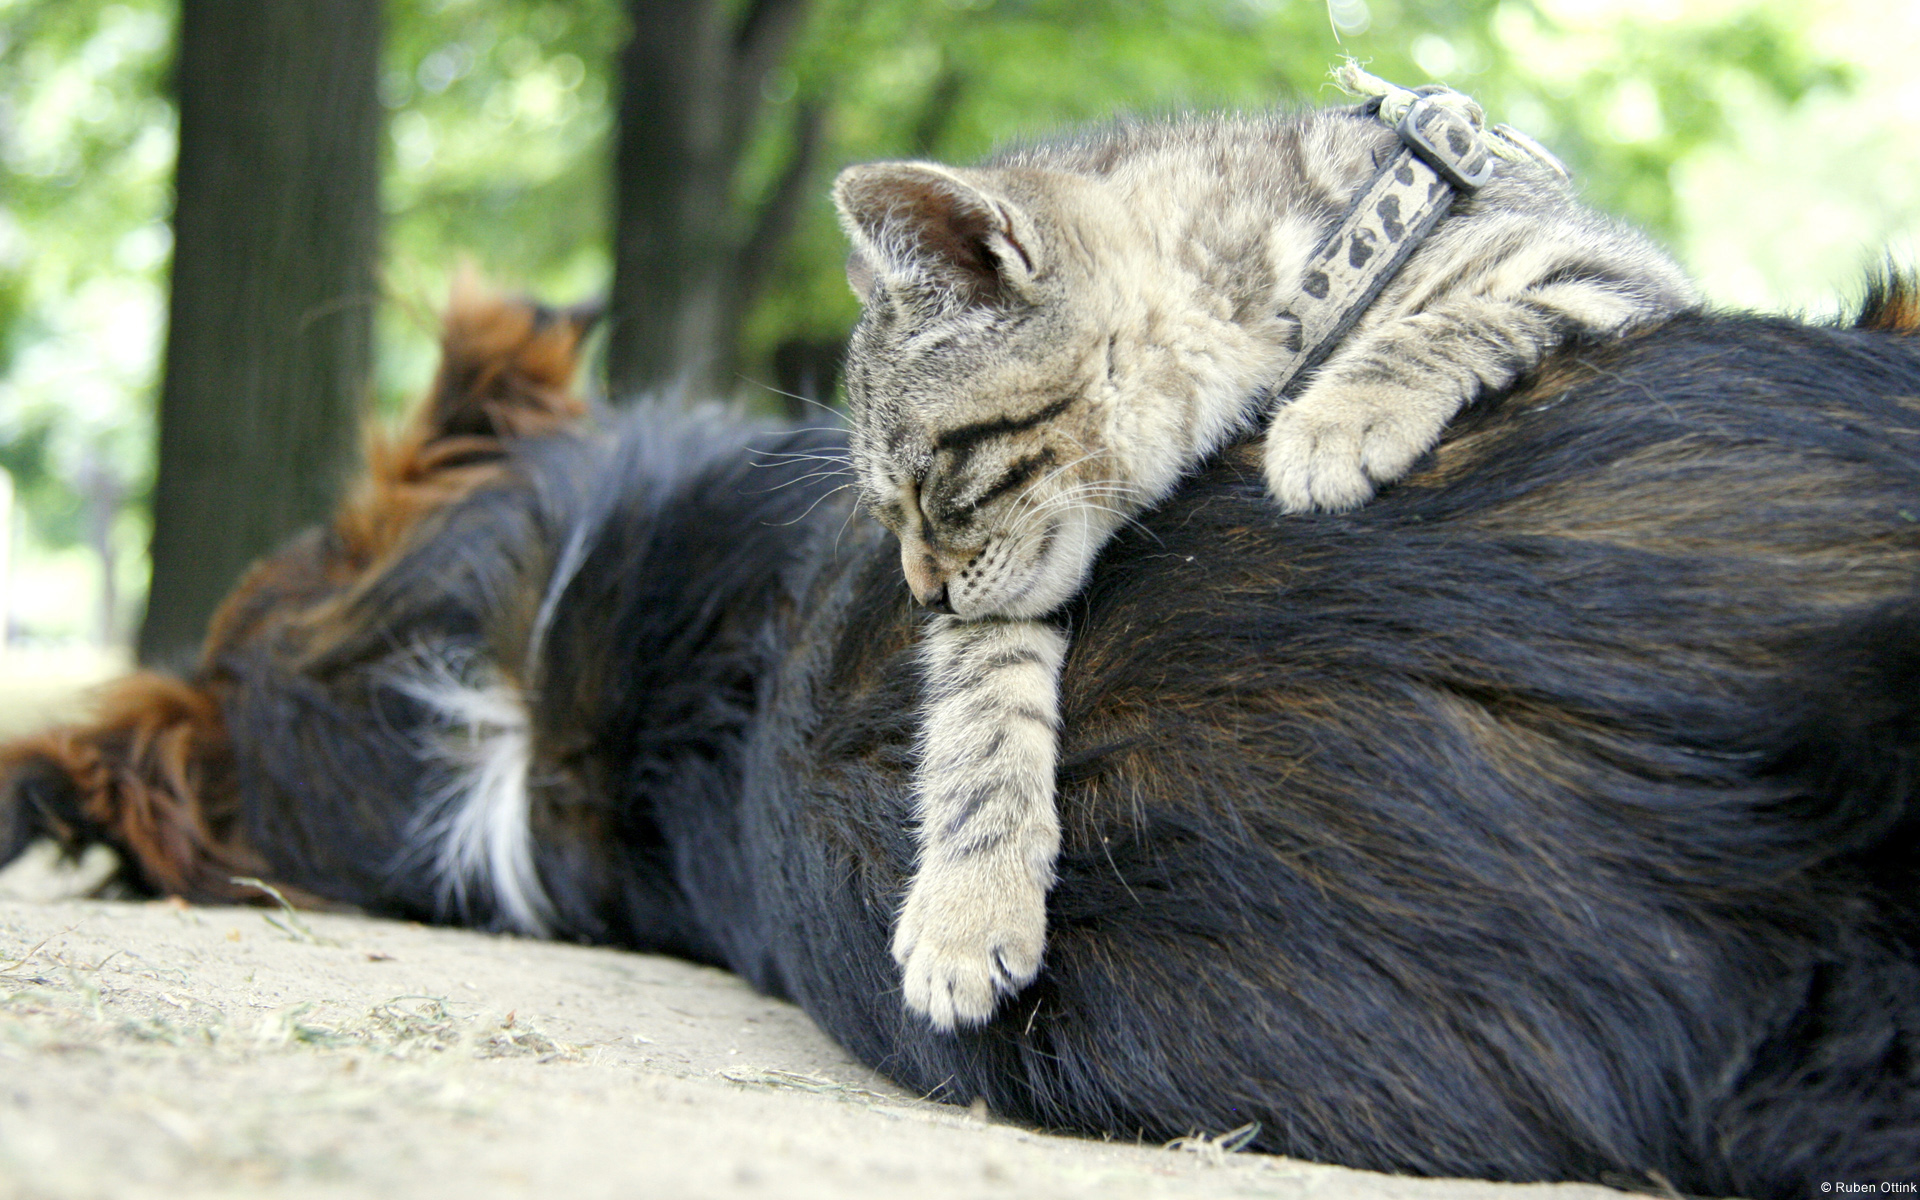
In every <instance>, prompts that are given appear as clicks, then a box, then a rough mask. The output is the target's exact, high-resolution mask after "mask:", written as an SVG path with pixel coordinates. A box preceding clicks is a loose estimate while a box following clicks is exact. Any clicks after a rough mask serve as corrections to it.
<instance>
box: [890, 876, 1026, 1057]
mask: <svg viewBox="0 0 1920 1200" xmlns="http://www.w3.org/2000/svg"><path fill="white" fill-rule="evenodd" d="M1046 944H1047V892H1046V888H1045V887H1043V886H1041V885H1039V884H1038V883H1036V882H1035V881H1034V880H1032V879H1031V878H1028V877H1026V873H1025V872H1023V871H1017V870H1016V871H1012V872H1008V871H993V870H981V869H980V864H979V863H978V862H975V863H971V864H967V865H962V866H954V867H946V868H942V869H928V868H925V867H923V868H922V869H921V871H920V874H919V875H918V876H917V877H916V878H915V879H914V881H913V887H912V888H911V889H909V891H908V892H907V903H906V906H905V907H904V908H902V909H901V911H900V923H899V925H898V927H897V928H896V929H895V930H894V934H893V958H894V961H895V962H897V963H899V964H900V966H901V968H902V970H901V986H902V991H903V994H904V998H905V1000H906V1005H907V1007H908V1008H909V1009H911V1010H912V1011H914V1012H917V1013H920V1014H922V1015H924V1016H925V1017H926V1018H927V1020H929V1021H931V1022H933V1027H934V1028H935V1029H939V1030H943V1031H951V1030H953V1029H954V1028H955V1027H956V1026H960V1025H979V1024H983V1023H984V1022H985V1021H986V1020H987V1018H989V1017H991V1016H992V1015H993V1009H994V1006H995V1004H997V1003H998V1002H999V999H1000V997H1001V996H1002V995H1003V994H1004V995H1009V996H1011V995H1013V994H1014V993H1015V992H1018V991H1019V990H1020V989H1021V988H1023V987H1025V986H1026V985H1027V984H1029V983H1032V982H1033V978H1034V976H1036V975H1038V974H1039V973H1040V959H1041V956H1042V954H1043V953H1044V951H1045V950H1046Z"/></svg>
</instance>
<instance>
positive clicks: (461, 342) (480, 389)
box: [334, 270, 601, 570]
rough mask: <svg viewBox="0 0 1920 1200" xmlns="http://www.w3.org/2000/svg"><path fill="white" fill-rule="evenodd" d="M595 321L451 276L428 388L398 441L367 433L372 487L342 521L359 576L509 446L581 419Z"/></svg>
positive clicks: (475, 482) (465, 489) (490, 471)
mask: <svg viewBox="0 0 1920 1200" xmlns="http://www.w3.org/2000/svg"><path fill="white" fill-rule="evenodd" d="M600 311H601V310H600V306H599V305H597V304H588V305H579V306H576V307H574V308H562V309H555V308H548V307H547V306H545V305H543V304H539V303H536V302H535V301H532V300H528V299H523V298H515V297H509V296H504V295H501V294H499V293H496V292H494V291H492V290H490V289H489V288H487V287H486V285H485V284H483V283H481V282H480V280H479V279H478V277H477V276H476V275H475V274H474V273H473V272H472V271H471V270H462V271H461V272H460V273H459V274H458V275H457V276H456V277H455V280H454V285H453V295H452V298H451V299H450V300H449V302H448V304H447V311H446V315H445V317H444V318H443V320H442V322H441V333H440V370H439V372H438V374H437V375H435V377H434V381H433V386H432V387H431V388H429V389H428V391H427V395H426V398H425V399H424V400H423V401H422V402H421V404H420V405H419V406H418V407H417V408H415V410H414V412H413V415H412V417H411V418H410V419H409V420H408V422H407V424H406V425H405V426H404V427H403V428H402V430H401V431H400V432H399V433H398V434H392V433H387V432H383V431H381V430H379V429H370V430H369V431H368V434H367V438H366V455H367V474H366V477H365V478H364V480H363V481H362V482H361V484H360V485H359V486H358V487H357V488H356V489H355V490H354V492H353V493H352V495H351V497H350V498H349V499H348V501H347V503H346V504H345V505H343V506H342V508H341V510H340V512H339V514H338V516H337V517H336V519H335V522H334V529H335V532H337V533H338V534H339V536H340V539H341V542H342V544H343V548H344V550H345V553H346V554H347V556H348V558H349V559H350V560H351V561H352V562H353V564H354V565H355V567H357V568H359V569H362V570H364V569H366V568H368V567H370V566H372V565H373V564H374V563H375V562H377V561H378V560H379V559H380V558H381V557H382V556H383V555H384V554H386V553H387V552H388V551H390V550H392V549H393V548H395V547H396V546H398V545H400V544H402V543H403V542H404V541H405V540H406V535H407V533H408V532H410V531H411V530H412V528H413V527H414V525H415V524H416V523H417V522H418V521H419V519H420V518H421V517H422V516H424V515H426V514H427V513H430V512H434V511H437V510H439V509H442V508H445V507H446V506H447V505H449V504H452V503H454V502H455V501H457V500H460V499H461V498H463V497H464V496H466V495H467V494H468V493H469V492H471V491H472V490H473V489H474V488H475V487H477V486H479V485H481V484H483V483H485V482H488V481H489V480H491V479H493V478H495V477H496V476H497V474H498V470H499V466H500V463H501V462H502V460H503V459H504V458H505V457H506V449H507V446H508V444H509V443H510V442H511V441H512V440H513V439H515V438H527V437H541V436H547V435H551V434H558V433H565V432H568V431H570V430H573V429H576V428H578V427H579V426H581V425H582V424H583V423H584V422H585V421H586V419H587V417H588V415H589V409H588V405H587V403H586V401H585V400H584V399H582V398H581V396H580V395H579V393H578V392H577V391H576V390H575V389H574V386H573V379H574V375H575V374H576V373H577V372H578V369H579V364H580V352H581V349H582V343H583V341H584V340H585V338H586V335H587V334H588V333H589V332H590V331H591V330H592V328H593V325H594V324H595V322H596V321H598V319H599V316H600Z"/></svg>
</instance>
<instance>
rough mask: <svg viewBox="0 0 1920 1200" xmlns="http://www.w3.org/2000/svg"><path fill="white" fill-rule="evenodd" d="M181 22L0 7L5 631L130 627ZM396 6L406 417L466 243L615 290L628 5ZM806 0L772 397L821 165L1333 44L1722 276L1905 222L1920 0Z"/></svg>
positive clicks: (1164, 104) (1248, 95)
mask: <svg viewBox="0 0 1920 1200" xmlns="http://www.w3.org/2000/svg"><path fill="white" fill-rule="evenodd" d="M176 20H177V14H176V12H175V11H174V6H173V5H172V4H170V3H167V2H165V0H120V2H116V3H106V2H104V0H0V468H4V470H5V475H4V476H0V493H4V491H5V490H6V489H7V488H8V487H9V483H8V481H9V480H10V481H11V483H10V486H11V490H12V492H13V493H14V495H15V497H16V500H17V502H16V503H14V504H13V505H12V506H11V513H12V515H11V520H10V521H8V522H7V523H6V524H5V526H0V529H4V531H5V533H4V534H0V571H3V572H4V575H0V579H4V580H5V581H8V583H9V584H10V586H0V603H3V604H4V606H5V607H4V610H0V612H4V617H5V628H6V632H7V638H8V641H9V642H10V643H11V644H12V645H14V646H16V647H19V646H23V645H25V646H34V645H40V646H46V645H60V644H87V643H100V642H107V643H114V642H118V641H120V640H123V639H124V638H125V637H126V635H127V633H128V631H129V629H130V628H131V627H132V626H133V624H135V623H136V622H137V619H138V613H139V601H140V597H141V595H142V594H143V592H144V588H145V577H146V562H145V550H146V543H147V507H146V495H147V492H148V491H149V489H150V487H151V480H152V474H153V451H152V442H153V411H154V397H155V393H156V389H157V379H158V359H159V351H160V345H161V338H162V334H163V329H162V322H163V320H164V312H165V297H164V289H165V286H166V278H167V267H168V260H169V253H170V235H169V229H168V215H169V207H170V181H171V172H172V166H173V155H174V128H175V113H174V107H173V105H172V103H171V102H170V100H169V99H168V94H167V93H168V87H167V78H168V70H169V63H170V57H171V53H172V46H171V42H172V38H173V35H174V31H175V25H176ZM388 20H389V29H388V43H387V49H386V64H385V72H384V79H383V85H382V89H381V96H382V100H383V102H384V104H385V105H386V108H387V110H388V117H389V129H388V142H387V162H386V174H385V182H384V200H385V208H386V213H387V222H388V223H387V229H386V240H387V244H386V252H385V260H384V262H385V265H384V293H385V294H384V302H383V305H382V310H381V312H380V315H379V319H378V328H379V346H378V375H377V384H376V393H377V394H376V395H375V396H372V397H370V398H369V404H370V406H372V407H377V408H379V409H382V410H386V411H391V410H392V409H394V408H395V407H397V406H398V405H399V404H401V403H402V402H403V401H404V399H405V398H406V397H407V396H409V395H410V394H411V393H413V392H414V391H415V390H416V389H418V388H420V387H421V386H423V385H424V383H425V381H426V379H427V377H428V375H429V373H430V371H431V366H432V353H433V345H432V340H431V333H432V329H433V313H434V311H435V309H436V308H437V306H438V304H439V303H440V301H441V299H442V297H443V295H444V292H445V287H446V281H447V278H448V276H449V274H450V272H451V270H452V269H453V267H454V266H455V264H456V263H457V262H458V261H459V258H460V256H461V255H467V256H470V257H471V259H472V260H473V261H475V262H476V263H478V264H479V266H480V267H481V268H482V270H483V271H484V272H485V273H487V274H488V275H490V276H492V277H494V278H495V279H497V280H500V281H503V282H507V283H511V284H514V285H521V286H525V287H528V288H530V289H532V290H534V291H535V292H537V293H539V294H541V295H543V296H545V297H547V298H550V299H556V300H570V299H574V298H579V297H583V296H586V295H590V294H593V293H597V292H602V291H604V289H605V287H606V285H607V278H608V273H609V254H608V248H607V237H608V226H609V211H610V205H609V193H610V182H609V178H608V176H609V171H610V164H611V150H612V146H611V138H612V132H613V131H612V115H611V113H612V103H613V93H614V87H615V80H614V78H613V60H614V54H615V52H616V50H617V49H618V47H619V46H620V45H621V43H622V41H623V39H624V38H625V36H626V27H625V24H624V21H625V17H624V13H623V8H622V5H621V4H620V3H618V0H414V2H410V3H409V2H396V3H393V4H391V5H389V18H388ZM808 20H809V24H808V26H807V29H806V31H805V32H804V34H803V35H802V36H801V37H800V39H799V41H798V43H797V46H796V48H795V50H794V51H793V52H792V53H791V54H790V55H789V57H788V58H787V60H786V63H785V65H784V66H783V67H782V68H780V69H779V70H776V71H775V72H774V73H773V74H772V75H771V76H770V77H769V78H768V80H767V82H766V83H765V85H764V86H763V89H762V90H763V96H764V99H765V101H766V102H767V113H766V114H765V115H764V118H763V120H762V122H761V127H762V134H761V137H760V142H759V143H758V144H757V145H756V148H755V151H754V153H753V155H752V156H751V157H750V159H749V162H748V164H747V167H746V169H745V170H743V171H742V172H741V174H740V177H739V181H738V183H739V189H740V197H739V199H740V203H741V204H742V205H750V204H752V203H753V202H754V201H755V200H756V198H757V194H758V193H759V192H760V191H761V190H764V189H765V188H767V187H769V186H771V181H772V179H773V177H774V176H775V175H776V174H777V172H778V170H779V169H780V166H781V164H782V163H783V162H784V161H785V157H786V156H785V150H784V147H783V145H782V138H784V137H786V136H787V135H788V134H787V131H788V129H789V128H790V125H791V122H789V121H787V120H783V119H782V118H781V115H780V114H781V112H782V111H783V110H787V111H790V110H789V109H788V106H792V105H799V104H814V105H817V106H819V107H820V108H821V109H822V110H823V111H824V112H825V113H826V147H825V153H824V154H823V155H822V156H821V166H820V169H819V178H818V180H817V181H815V183H814V185H813V186H811V188H810V195H811V196H812V199H811V200H810V202H809V204H808V206H807V208H806V210H805V212H804V213H803V214H802V217H801V220H800V222H799V225H798V227H797V229H796V230H795V232H794V234H793V235H792V237H791V238H790V239H789V241H788V244H787V245H786V246H785V247H783V248H782V249H781V251H780V252H779V255H778V261H777V262H776V263H774V264H772V271H773V275H772V279H773V282H772V286H771V287H770V288H769V289H768V292H767V294H766V295H765V296H764V297H763V298H762V299H761V300H760V301H759V302H758V304H757V306H756V308H755V310H754V312H753V314H752V316H751V318H750V320H749V322H748V326H747V331H746V334H745V340H744V344H743V345H742V346H741V347H740V352H739V362H740V363H741V364H742V368H741V370H740V373H739V377H738V381H737V383H738V394H739V398H740V399H741V401H742V402H743V403H747V404H762V405H766V406H768V407H773V406H774V397H773V395H772V392H771V391H770V390H769V388H768V380H770V378H771V374H770V371H769V368H768V366H767V360H768V356H769V355H770V354H771V351H772V348H773V347H774V346H775V345H776V344H778V343H780V342H782V341H786V340H792V339H836V338H839V337H841V336H843V335H844V333H845V332H846V330H847V329H848V328H849V327H850V326H851V324H852V321H853V319H854V316H855V307H854V303H853V299H852V297H851V295H850V294H849V293H848V292H847V289H846V286H845V284H844V281H843V278H842V274H841V271H842V263H843V261H844V249H843V246H842V244H841V241H840V236H839V234H838V232H837V230H836V228H835V226H834V224H833V220H832V214H831V211H830V209H829V207H828V205H827V203H826V200H825V191H826V184H827V182H828V180H829V179H830V178H831V173H832V171H833V169H835V168H836V167H837V166H839V165H840V164H843V163H846V162H850V161H856V160H860V159H867V158H878V157H889V156H892V157H898V156H905V155H921V154H925V155H930V156H933V157H939V158H946V159H952V160H959V161H966V160H969V159H972V158H976V157H978V156H980V155H982V154H984V153H985V152H986V151H988V150H989V149H990V148H991V147H992V146H993V145H994V144H996V143H998V142H1001V141H1004V140H1007V139H1009V138H1016V137H1022V136H1032V135H1038V134H1044V133H1046V132H1047V131H1049V130H1051V129H1056V128H1058V127H1060V126H1062V125H1065V124H1069V123H1073V122H1077V121H1081V120H1085V119H1090V118H1099V117H1102V116H1105V115H1108V114H1110V113H1113V112H1116V111H1130V112H1135V113H1153V112H1157V111H1164V110H1168V109H1172V108H1176V107H1178V108H1188V107H1201V108H1214V107H1258V106H1265V105H1269V104H1274V103H1298V102H1309V103H1311V102H1331V101H1334V100H1337V99H1338V97H1337V95H1336V94H1335V93H1334V92H1333V91H1332V90H1331V89H1330V88H1329V87H1327V86H1325V85H1324V84H1323V83H1322V81H1323V80H1324V78H1325V74H1326V71H1327V69H1328V68H1329V67H1330V66H1331V65H1333V64H1334V63H1335V62H1336V61H1337V60H1338V59H1339V57H1340V56H1341V55H1343V54H1351V55H1354V56H1356V57H1358V58H1359V59H1361V60H1362V61H1363V62H1367V63H1369V64H1370V66H1371V69H1372V70H1374V71H1375V72H1376V73H1378V74H1382V75H1385V76H1387V77H1389V78H1392V79H1395V80H1396V81H1398V82H1405V83H1418V82H1423V81H1426V80H1428V79H1434V80H1444V81H1446V82H1449V83H1452V84H1454V85H1455V86H1458V87H1460V88H1462V89H1464V90H1468V91H1471V92H1473V93H1474V94H1475V95H1476V96H1477V97H1478V98H1479V99H1480V100H1481V101H1482V103H1483V104H1484V106H1485V107H1486V108H1487V110H1488V112H1489V114H1490V115H1491V117H1492V118H1493V119H1495V120H1504V121H1507V122H1509V123H1511V124H1514V125H1517V126H1519V127H1521V128H1523V129H1525V130H1527V131H1528V132H1530V133H1532V134H1534V135H1535V136H1536V137H1537V138H1539V139H1540V140H1541V141H1543V142H1545V143H1546V144H1547V145H1548V146H1550V147H1551V148H1553V149H1554V150H1555V151H1556V152H1557V153H1559V154H1560V156H1561V157H1562V158H1564V159H1565V160H1566V161H1567V162H1568V163H1569V164H1570V165H1571V166H1572V167H1573V168H1574V170H1575V172H1576V175H1577V177H1578V178H1579V180H1580V183H1581V185H1582V187H1583V189H1584V192H1585V194H1586V197H1587V199H1588V200H1589V201H1591V202H1592V203H1594V204H1596V205H1598V206H1600V207H1603V208H1606V209H1609V210H1612V211H1614V212H1617V213H1621V214H1623V215H1625V216H1627V217H1629V218H1631V219H1633V220H1634V221H1636V222H1638V223H1640V224H1642V225H1644V226H1646V227H1647V228H1649V229H1651V230H1652V231H1653V232H1655V233H1656V234H1657V235H1658V236H1660V237H1661V238H1662V239H1664V240H1665V241H1666V242H1667V243H1668V245H1670V246H1671V247H1672V248H1673V249H1674V251H1675V252H1676V253H1677V254H1678V255H1679V256H1680V258H1681V259H1682V260H1683V261H1684V262H1686V263H1687V264H1688V265H1689V266H1690V267H1691V268H1692V269H1693V270H1694V271H1695V272H1696V273H1697V274H1698V276H1699V277H1700V279H1701V280H1702V282H1703V284H1704V286H1705V289H1706V291H1707V293H1708V295H1709V296H1710V297H1711V298H1712V299H1713V300H1714V301H1715V302H1716V303H1718V304H1721V305H1727V306H1741V307H1758V308H1765V309H1790V310H1795V311H1801V312H1811V313H1814V314H1825V313H1830V312H1832V311H1834V310H1835V309H1836V308H1837V307H1839V306H1840V305H1841V304H1842V302H1843V301H1844V300H1845V299H1847V298H1850V297H1852V296H1855V295H1857V292H1858V281H1859V280H1860V278H1861V276H1862V273H1863V270H1864V269H1865V268H1866V267H1867V266H1868V265H1870V264H1872V263H1873V262H1875V261H1876V260H1877V259H1879V258H1880V257H1881V255H1882V254H1883V253H1885V252H1891V253H1892V254H1893V255H1894V257H1895V258H1896V259H1897V260H1899V261H1902V262H1911V261H1912V247H1913V245H1914V242H1915V232H1916V230H1920V136H1916V134H1915V133H1914V132H1913V128H1912V115H1913V114H1915V113H1920V71H1916V70H1915V69H1914V64H1916V63H1920V5H1916V4H1912V3H1907V2H1904V0H1821V2H1820V3H1819V4H1817V5H1816V4H1814V3H1812V2H1800V0H1791V2H1789V0H1664V2H1663V0H1453V2H1444V3H1443V2H1438V0H1331V3H1328V2H1327V0H933V2H931V3H902V2H899V0H818V2H817V3H815V4H813V5H812V6H811V8H810V10H809V17H808ZM6 508H7V505H6V504H5V503H4V495H3V494H0V511H4V510H5V509H6ZM8 535H10V536H8ZM108 575H111V577H112V580H113V583H114V585H115V586H114V587H113V588H111V589H108V588H105V587H103V582H104V580H105V577H106V576H108ZM108 594H112V595H115V596H117V598H118V599H117V602H116V603H115V604H113V605H112V606H111V611H108V610H107V609H106V607H105V606H103V602H102V597H103V596H104V595H108ZM5 669H6V667H5V663H4V660H0V671H4V670H5Z"/></svg>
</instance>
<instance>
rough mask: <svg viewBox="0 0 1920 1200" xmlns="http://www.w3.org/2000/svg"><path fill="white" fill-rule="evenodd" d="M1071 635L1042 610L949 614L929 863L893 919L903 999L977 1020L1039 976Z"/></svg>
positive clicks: (921, 787)
mask: <svg viewBox="0 0 1920 1200" xmlns="http://www.w3.org/2000/svg"><path fill="white" fill-rule="evenodd" d="M1066 646H1067V639H1066V635H1065V634H1063V633H1061V632H1060V631H1059V630H1058V629H1055V628H1054V627H1053V626H1051V625H1048V624H1045V623H1042V622H1039V621H1022V620H985V621H961V620H959V619H957V618H953V617H942V618H939V619H937V620H936V621H934V622H933V623H932V624H931V625H930V626H929V628H928V631H927V637H926V640H925V642H924V643H923V647H922V663H923V665H924V668H925V671H926V682H925V695H926V701H925V705H924V707H923V708H922V710H921V724H920V764H919V769H918V771H917V773H916V776H915V780H914V786H915V793H916V795H915V804H916V810H917V816H918V818H919V822H920V825H919V843H920V861H919V865H918V869H917V870H916V872H915V874H914V878H913V884H912V886H911V887H910V888H909V889H908V892H907V901H906V905H905V906H904V907H903V908H902V909H901V912H900V921H899V925H898V926H897V927H896V929H895V931H894V937H893V957H894V959H895V960H896V961H898V962H899V963H900V965H901V967H902V968H903V976H902V983H903V989H904V993H905V999H906V1004H907V1007H908V1008H910V1009H912V1010H913V1011H915V1012H919V1013H924V1014H925V1015H926V1017H927V1018H928V1019H929V1020H930V1021H932V1022H933V1024H934V1026H935V1027H936V1028H939V1029H952V1028H954V1027H955V1026H956V1025H977V1024H979V1023H981V1022H983V1021H985V1020H986V1019H987V1018H988V1017H990V1016H992V1015H993V1008H994V1004H995V1003H996V1002H997V1001H998V999H999V997H1000V995H1001V994H1002V993H1005V994H1008V995H1011V994H1012V993H1014V992H1017V991H1019V990H1020V989H1021V988H1022V987H1024V986H1026V984H1027V983H1029V982H1030V981H1031V980H1032V979H1033V977H1034V976H1035V975H1037V974H1039V971H1040V958H1041V954H1042V951H1043V950H1044V949H1045V947H1046V932H1047V889H1048V888H1050V887H1051V886H1052V885H1053V862H1054V858H1055V857H1056V856H1057V855H1058V854H1059V851H1060V818H1059V814H1058V813H1057V812H1055V810H1054V803H1053V801H1054V762H1055V759H1056V757H1057V741H1058V736H1059V726H1060V719H1059V708H1060V664H1061V661H1062V659H1063V658H1064V657H1065V655H1066Z"/></svg>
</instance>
